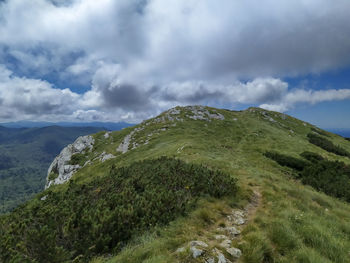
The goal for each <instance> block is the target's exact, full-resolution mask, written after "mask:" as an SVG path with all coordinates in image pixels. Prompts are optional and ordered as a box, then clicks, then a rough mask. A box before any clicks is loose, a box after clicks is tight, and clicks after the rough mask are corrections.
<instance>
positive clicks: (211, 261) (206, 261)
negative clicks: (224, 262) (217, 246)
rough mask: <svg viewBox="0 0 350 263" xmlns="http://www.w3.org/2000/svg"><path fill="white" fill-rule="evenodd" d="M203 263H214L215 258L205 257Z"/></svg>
mask: <svg viewBox="0 0 350 263" xmlns="http://www.w3.org/2000/svg"><path fill="white" fill-rule="evenodd" d="M204 262H205V263H215V258H207V259H205V261H204Z"/></svg>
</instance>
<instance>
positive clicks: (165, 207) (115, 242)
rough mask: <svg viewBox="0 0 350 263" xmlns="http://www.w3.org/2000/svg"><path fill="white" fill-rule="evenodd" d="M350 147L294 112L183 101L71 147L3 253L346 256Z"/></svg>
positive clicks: (156, 257)
mask: <svg viewBox="0 0 350 263" xmlns="http://www.w3.org/2000/svg"><path fill="white" fill-rule="evenodd" d="M349 152H350V142H349V141H347V140H345V139H344V138H342V137H340V136H338V135H335V134H332V133H329V132H326V131H324V130H321V129H319V128H317V127H315V126H313V125H311V124H309V123H306V122H303V121H301V120H298V119H295V118H293V117H291V116H288V115H286V114H282V113H277V112H272V111H267V110H263V109H260V108H249V109H247V110H244V111H231V110H225V109H215V108H210V107H204V106H187V107H175V108H173V109H170V110H168V111H165V112H163V113H162V114H160V115H159V116H157V117H155V118H152V119H149V120H146V121H144V122H142V123H140V124H139V125H136V126H134V127H129V128H125V129H123V130H122V131H118V132H99V133H97V134H94V135H89V136H84V137H80V138H78V139H77V141H76V142H74V143H73V144H71V145H69V146H67V147H66V148H65V149H63V150H62V152H61V153H60V155H58V156H57V157H56V158H55V160H54V161H53V163H52V164H51V166H50V169H49V171H48V176H47V184H46V189H45V190H44V191H43V192H42V193H40V194H39V195H37V196H36V197H35V198H34V199H32V200H31V201H30V202H28V203H27V204H26V205H23V206H21V207H19V208H18V209H16V210H15V211H14V212H12V213H11V214H8V215H6V216H3V217H1V224H0V233H1V234H2V235H0V261H1V260H2V261H4V262H15V261H16V260H17V261H20V262H66V261H73V262H89V261H91V262H95V263H96V262H215V263H217V262H221V263H222V262H233V261H239V262H349V259H350V258H349V251H350V239H349V238H348V237H349V234H350V228H349V225H350V224H349V223H350V206H349V204H348V202H349V201H350V188H349V187H348V185H350V168H349V163H350V160H349V157H350V154H349Z"/></svg>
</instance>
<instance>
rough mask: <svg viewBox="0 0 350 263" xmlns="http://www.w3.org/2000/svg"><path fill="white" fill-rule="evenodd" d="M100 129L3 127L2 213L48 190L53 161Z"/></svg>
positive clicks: (0, 137)
mask: <svg viewBox="0 0 350 263" xmlns="http://www.w3.org/2000/svg"><path fill="white" fill-rule="evenodd" d="M100 130H101V129H100V128H93V127H74V128H68V127H58V126H51V127H45V128H20V129H16V128H5V127H0V214H1V213H4V212H7V211H10V210H11V209H13V208H14V207H16V206H17V205H18V204H20V203H23V202H24V201H26V200H28V199H29V198H31V197H32V196H33V194H36V193H38V192H40V191H42V189H43V188H44V185H45V178H46V173H47V169H48V167H49V165H50V163H51V162H52V160H53V158H55V156H56V155H57V154H58V153H59V152H60V151H61V150H62V148H63V147H65V146H66V145H67V144H69V143H72V142H73V141H74V140H75V139H76V138H77V137H78V136H81V135H86V134H90V133H95V132H98V131H100Z"/></svg>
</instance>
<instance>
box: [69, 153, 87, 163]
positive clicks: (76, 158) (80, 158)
mask: <svg viewBox="0 0 350 263" xmlns="http://www.w3.org/2000/svg"><path fill="white" fill-rule="evenodd" d="M85 161H86V156H85V154H83V153H76V154H73V155H72V157H71V159H70V161H69V164H71V165H77V164H79V165H80V166H83V165H84V164H85Z"/></svg>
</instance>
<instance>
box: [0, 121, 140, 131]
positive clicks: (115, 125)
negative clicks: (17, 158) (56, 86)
mask: <svg viewBox="0 0 350 263" xmlns="http://www.w3.org/2000/svg"><path fill="white" fill-rule="evenodd" d="M134 125H135V124H132V123H127V122H32V121H17V122H6V123H0V126H3V127H6V128H42V127H49V126H61V127H99V128H104V129H105V130H110V131H119V130H121V129H123V128H126V127H130V126H134Z"/></svg>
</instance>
